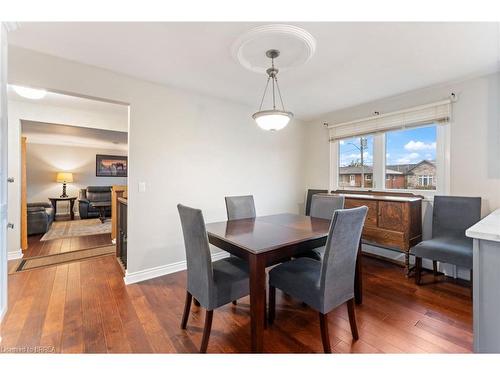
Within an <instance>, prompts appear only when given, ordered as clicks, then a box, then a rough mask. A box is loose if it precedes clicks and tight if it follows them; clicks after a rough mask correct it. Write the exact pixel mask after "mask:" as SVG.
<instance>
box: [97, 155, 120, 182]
mask: <svg viewBox="0 0 500 375" xmlns="http://www.w3.org/2000/svg"><path fill="white" fill-rule="evenodd" d="M127 160H128V158H127V156H119V155H96V156H95V175H96V176H97V177H127Z"/></svg>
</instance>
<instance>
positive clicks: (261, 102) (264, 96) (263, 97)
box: [259, 76, 271, 111]
mask: <svg viewBox="0 0 500 375" xmlns="http://www.w3.org/2000/svg"><path fill="white" fill-rule="evenodd" d="M270 79H271V76H269V77H267V82H266V87H265V88H264V95H262V100H261V101H260V107H259V111H260V110H262V104H263V103H264V99H265V98H266V92H267V87H268V86H269V80H270Z"/></svg>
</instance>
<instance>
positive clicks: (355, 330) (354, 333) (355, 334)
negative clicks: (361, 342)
mask: <svg viewBox="0 0 500 375" xmlns="http://www.w3.org/2000/svg"><path fill="white" fill-rule="evenodd" d="M354 305H355V303H354V298H352V299H350V300H349V301H347V312H348V314H349V324H350V325H351V333H352V338H353V339H354V340H357V339H359V334H358V325H357V323H356V311H355V310H354Z"/></svg>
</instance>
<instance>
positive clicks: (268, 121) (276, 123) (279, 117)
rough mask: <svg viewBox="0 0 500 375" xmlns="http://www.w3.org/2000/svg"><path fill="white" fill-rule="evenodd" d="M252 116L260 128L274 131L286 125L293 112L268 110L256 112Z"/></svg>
mask: <svg viewBox="0 0 500 375" xmlns="http://www.w3.org/2000/svg"><path fill="white" fill-rule="evenodd" d="M252 117H253V119H254V120H255V122H256V123H257V125H258V126H259V127H260V128H261V129H264V130H271V131H276V130H281V129H283V128H284V127H285V126H287V125H288V123H289V122H290V120H291V119H292V118H293V114H292V113H291V112H285V111H277V110H269V111H260V112H256V113H254V114H253V116H252Z"/></svg>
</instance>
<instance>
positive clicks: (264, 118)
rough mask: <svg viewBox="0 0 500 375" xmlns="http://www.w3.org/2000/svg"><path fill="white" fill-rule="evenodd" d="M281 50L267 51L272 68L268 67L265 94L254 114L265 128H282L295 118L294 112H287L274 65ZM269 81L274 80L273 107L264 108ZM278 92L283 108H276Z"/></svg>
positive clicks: (259, 124)
mask: <svg viewBox="0 0 500 375" xmlns="http://www.w3.org/2000/svg"><path fill="white" fill-rule="evenodd" d="M279 54H280V52H279V51H278V50H275V49H271V50H269V51H267V52H266V56H267V57H269V58H270V59H271V68H269V69H267V71H266V72H267V75H268V78H267V83H266V88H265V89H264V95H263V96H262V100H261V102H260V107H259V111H258V112H255V113H254V114H253V115H252V118H253V119H254V120H255V122H256V123H257V125H258V126H259V127H260V128H261V129H264V130H271V131H276V130H281V129H283V128H284V127H285V126H287V125H288V123H289V122H290V120H291V119H292V118H293V113H292V112H287V111H286V110H285V106H284V105H283V99H282V97H281V92H280V88H279V86H278V79H277V78H276V75H277V74H278V69H276V68H275V67H274V59H275V58H276V57H278V56H279ZM269 81H271V82H272V95H273V109H268V110H262V104H263V103H264V99H265V97H266V93H267V88H268V87H269ZM276 93H277V94H278V96H279V99H280V102H281V110H280V109H277V108H276Z"/></svg>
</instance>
